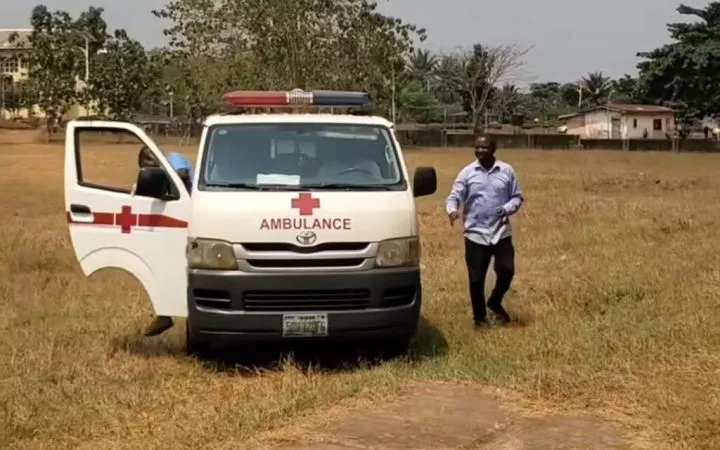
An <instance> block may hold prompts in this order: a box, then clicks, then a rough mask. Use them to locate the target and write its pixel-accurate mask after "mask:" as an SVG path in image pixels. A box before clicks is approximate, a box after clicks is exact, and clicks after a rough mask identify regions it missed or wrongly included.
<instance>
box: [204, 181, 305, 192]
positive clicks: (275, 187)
mask: <svg viewBox="0 0 720 450" xmlns="http://www.w3.org/2000/svg"><path fill="white" fill-rule="evenodd" d="M205 186H207V187H218V188H230V189H249V190H252V191H297V190H299V189H298V187H297V186H292V185H291V186H287V185H284V184H262V185H257V184H248V183H207V184H205Z"/></svg>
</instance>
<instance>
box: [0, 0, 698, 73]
mask: <svg viewBox="0 0 720 450" xmlns="http://www.w3.org/2000/svg"><path fill="white" fill-rule="evenodd" d="M278 1H282V0H278ZM681 1H682V0H629V1H628V0H604V1H602V2H591V1H589V0H534V1H533V0H502V1H488V0H377V2H378V7H379V9H380V10H381V11H382V12H383V13H385V14H389V15H392V16H395V17H399V18H401V19H403V20H404V21H406V22H410V23H414V24H416V25H418V26H421V27H424V28H426V29H427V30H428V39H427V40H426V41H425V42H424V43H423V44H422V46H423V47H426V48H428V49H431V50H435V51H451V50H452V49H454V48H455V47H457V46H470V45H472V44H473V43H476V42H477V43H483V44H488V45H501V44H517V45H518V46H520V47H522V48H528V47H531V50H530V52H529V53H528V54H527V55H525V57H524V65H523V67H522V69H521V71H520V72H518V73H517V74H516V76H515V78H516V79H515V80H514V81H515V82H516V84H518V85H527V84H529V83H535V82H543V81H559V82H572V81H576V80H578V79H579V78H581V77H582V76H584V75H586V74H587V73H588V72H594V71H602V72H603V73H604V74H605V75H607V76H611V77H620V76H622V75H623V74H625V73H630V74H633V75H634V74H635V73H636V69H635V65H636V64H637V62H638V58H637V56H636V54H637V52H641V51H648V50H652V49H654V48H656V47H659V46H661V45H663V44H665V43H667V42H669V40H670V38H669V35H668V32H667V28H666V24H667V23H668V22H682V21H686V20H687V19H685V18H684V17H682V16H680V15H679V14H678V13H677V11H676V9H677V7H678V6H679V4H680V2H681ZM165 3H166V0H122V1H117V0H91V1H88V0H45V1H44V4H45V5H46V6H47V7H48V8H49V9H50V10H57V9H61V10H65V11H68V12H69V13H71V14H72V15H74V16H75V15H77V14H78V13H79V12H81V11H83V10H85V9H87V8H88V7H89V6H91V5H92V6H99V7H103V8H104V9H105V13H104V17H105V20H106V21H107V22H108V25H109V27H110V28H111V29H115V28H124V29H125V30H127V31H128V34H129V35H130V36H131V37H133V38H135V39H138V40H139V41H140V42H142V43H143V44H144V45H145V46H146V47H156V46H162V45H164V44H165V43H166V38H165V37H164V36H163V33H162V30H163V28H164V27H165V26H166V25H164V24H163V22H162V21H161V20H160V19H157V18H155V17H154V16H153V15H152V14H151V13H150V11H151V10H153V9H161V8H162V7H163V5H164V4H165ZM683 3H684V4H686V5H688V6H694V7H698V8H702V7H704V6H706V5H707V4H708V1H707V0H684V2H683ZM30 5H32V3H30V2H27V3H26V2H23V1H20V0H2V1H0V28H25V27H29V17H30V11H31V9H32V6H30Z"/></svg>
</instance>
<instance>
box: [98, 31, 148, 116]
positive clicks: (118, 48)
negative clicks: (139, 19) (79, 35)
mask: <svg viewBox="0 0 720 450" xmlns="http://www.w3.org/2000/svg"><path fill="white" fill-rule="evenodd" d="M95 62H96V65H95V67H94V68H93V71H92V72H91V75H90V82H89V89H88V95H89V98H90V99H91V100H92V101H93V102H96V103H97V108H98V109H99V110H100V111H107V113H108V115H109V116H110V117H111V118H113V119H116V120H130V119H131V118H132V116H133V114H134V113H135V112H136V111H138V110H139V109H140V108H141V106H142V100H143V98H144V96H145V93H146V91H147V90H148V88H149V87H150V86H151V83H152V79H153V75H154V72H153V70H152V67H151V66H150V64H149V60H148V58H147V55H146V54H145V49H144V48H143V46H142V45H141V44H140V43H139V42H138V41H135V40H133V39H130V38H129V37H128V35H127V33H126V32H125V30H116V31H115V35H114V37H113V38H111V39H109V40H107V43H106V46H105V51H104V52H102V53H101V54H98V55H97V56H96V58H95Z"/></svg>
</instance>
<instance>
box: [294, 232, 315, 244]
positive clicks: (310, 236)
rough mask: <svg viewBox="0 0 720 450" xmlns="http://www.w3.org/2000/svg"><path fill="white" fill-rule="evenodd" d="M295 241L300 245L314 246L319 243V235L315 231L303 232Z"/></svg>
mask: <svg viewBox="0 0 720 450" xmlns="http://www.w3.org/2000/svg"><path fill="white" fill-rule="evenodd" d="M295 240H296V241H297V242H298V244H300V245H313V244H314V243H315V241H317V234H315V232H313V231H303V232H301V233H300V234H298V235H297V237H296V238H295Z"/></svg>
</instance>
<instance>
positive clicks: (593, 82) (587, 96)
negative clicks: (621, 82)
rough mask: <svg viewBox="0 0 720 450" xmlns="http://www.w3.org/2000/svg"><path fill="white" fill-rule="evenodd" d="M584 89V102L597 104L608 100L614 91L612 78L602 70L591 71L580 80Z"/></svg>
mask: <svg viewBox="0 0 720 450" xmlns="http://www.w3.org/2000/svg"><path fill="white" fill-rule="evenodd" d="M580 86H581V87H582V89H583V103H585V104H587V105H590V106H597V105H601V104H604V103H607V102H608V98H609V95H610V93H611V91H612V80H611V79H610V78H609V77H606V76H605V75H603V73H602V72H591V73H589V74H587V76H585V77H583V78H582V79H581V80H580Z"/></svg>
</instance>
